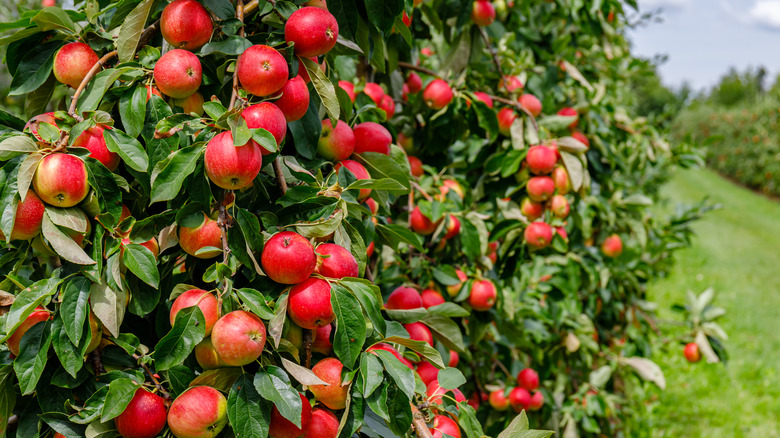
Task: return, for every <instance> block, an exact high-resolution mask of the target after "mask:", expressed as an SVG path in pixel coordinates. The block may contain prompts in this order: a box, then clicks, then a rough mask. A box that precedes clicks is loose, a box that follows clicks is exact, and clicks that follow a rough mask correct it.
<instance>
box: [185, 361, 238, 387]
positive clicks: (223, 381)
mask: <svg viewBox="0 0 780 438" xmlns="http://www.w3.org/2000/svg"><path fill="white" fill-rule="evenodd" d="M242 374H243V370H241V368H239V367H227V368H217V369H216V370H208V371H204V372H203V373H201V375H199V376H198V377H196V378H195V379H193V381H192V382H190V387H194V386H210V387H212V388H214V389H216V390H218V391H222V392H228V391H230V388H231V387H232V386H233V383H234V382H235V381H236V380H237V379H238V378H239V377H241V375H242Z"/></svg>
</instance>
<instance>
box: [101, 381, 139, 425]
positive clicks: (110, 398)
mask: <svg viewBox="0 0 780 438" xmlns="http://www.w3.org/2000/svg"><path fill="white" fill-rule="evenodd" d="M137 389H138V385H137V384H136V383H134V382H133V381H132V380H130V379H127V378H124V379H116V380H114V381H112V382H111V384H110V385H108V394H107V395H106V404H105V405H103V411H102V413H101V415H100V421H101V422H103V423H105V422H106V421H108V420H112V419H114V418H116V417H117V416H118V415H119V414H121V413H122V412H124V410H125V408H127V405H128V404H130V401H131V400H132V399H133V396H135V392H136V390H137Z"/></svg>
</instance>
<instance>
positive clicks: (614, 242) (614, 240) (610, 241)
mask: <svg viewBox="0 0 780 438" xmlns="http://www.w3.org/2000/svg"><path fill="white" fill-rule="evenodd" d="M601 252H603V253H604V255H605V256H607V257H612V258H614V257H617V256H619V255H620V254H621V253H622V252H623V241H622V240H621V239H620V236H618V235H617V234H612V235H611V236H609V237H607V238H606V239H604V243H602V244H601Z"/></svg>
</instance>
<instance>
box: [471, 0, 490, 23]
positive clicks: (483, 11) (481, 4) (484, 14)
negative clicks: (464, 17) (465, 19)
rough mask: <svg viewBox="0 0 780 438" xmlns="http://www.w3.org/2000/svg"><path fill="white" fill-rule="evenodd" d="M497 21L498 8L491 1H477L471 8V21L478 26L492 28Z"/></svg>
mask: <svg viewBox="0 0 780 438" xmlns="http://www.w3.org/2000/svg"><path fill="white" fill-rule="evenodd" d="M495 19H496V8H494V7H493V4H492V3H490V1H489V0H476V1H475V2H474V3H473V5H472V7H471V21H473V22H474V24H476V25H477V26H490V25H491V24H493V21H494V20H495Z"/></svg>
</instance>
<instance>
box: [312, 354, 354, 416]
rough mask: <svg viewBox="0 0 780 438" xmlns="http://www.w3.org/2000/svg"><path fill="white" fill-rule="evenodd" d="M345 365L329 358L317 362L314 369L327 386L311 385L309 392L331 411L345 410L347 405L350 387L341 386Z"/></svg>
mask: <svg viewBox="0 0 780 438" xmlns="http://www.w3.org/2000/svg"><path fill="white" fill-rule="evenodd" d="M343 368H344V365H343V364H342V363H341V361H339V360H338V359H336V358H333V357H328V358H325V359H323V360H321V361H319V362H317V364H316V365H314V367H312V369H311V370H312V372H314V374H316V375H317V377H319V378H320V380H322V381H323V382H325V383H327V385H310V386H309V390H310V391H311V392H312V394H314V397H316V398H317V401H319V402H321V403H323V404H324V405H325V406H327V407H329V408H331V409H344V407H345V406H346V405H347V396H348V395H349V385H344V386H341V370H342V369H343Z"/></svg>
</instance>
